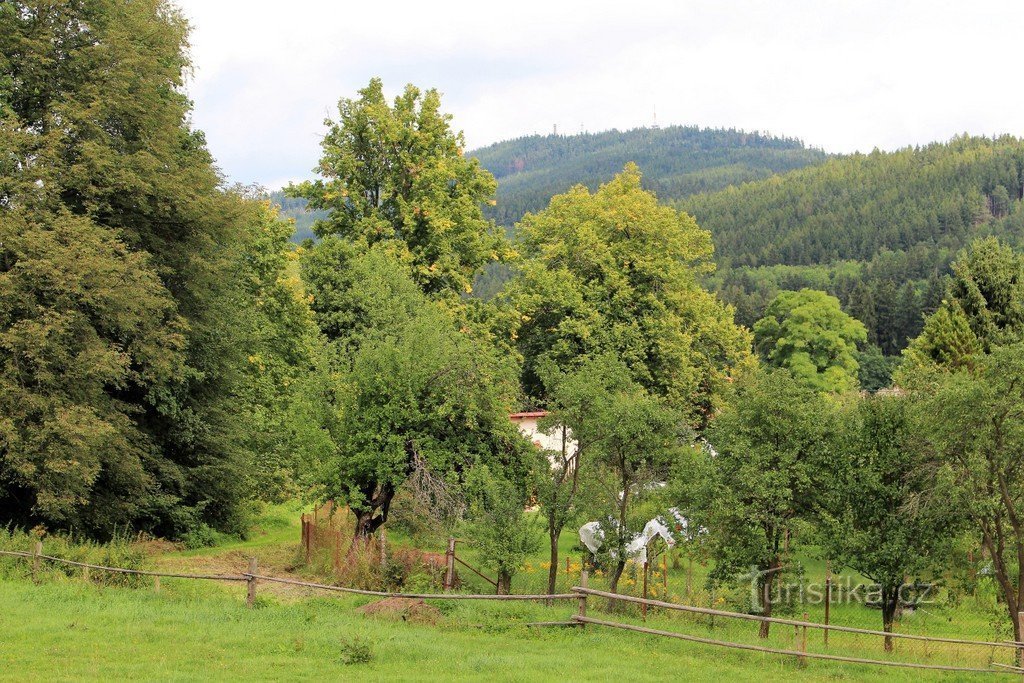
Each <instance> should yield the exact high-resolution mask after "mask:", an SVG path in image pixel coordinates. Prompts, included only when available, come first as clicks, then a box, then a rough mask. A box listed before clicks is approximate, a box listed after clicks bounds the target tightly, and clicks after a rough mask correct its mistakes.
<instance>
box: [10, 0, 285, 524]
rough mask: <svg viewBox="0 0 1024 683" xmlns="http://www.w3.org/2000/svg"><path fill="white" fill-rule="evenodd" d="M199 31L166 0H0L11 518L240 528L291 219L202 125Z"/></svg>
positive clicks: (251, 487)
mask: <svg viewBox="0 0 1024 683" xmlns="http://www.w3.org/2000/svg"><path fill="white" fill-rule="evenodd" d="M186 41H187V26H186V23H185V21H184V20H183V18H182V17H181V15H180V14H179V13H178V12H177V10H176V9H175V8H174V7H173V6H171V5H169V4H167V3H165V2H162V1H160V0H144V1H142V2H127V1H123V0H81V1H72V0H66V1H59V2H37V1H35V0H27V1H25V2H5V3H3V4H0V140H2V143H3V144H2V145H0V150H2V153H0V211H2V223H0V338H2V342H0V406H2V412H0V415H2V417H0V521H2V522H5V523H11V522H14V523H17V524H35V523H42V524H45V525H48V526H53V527H64V528H67V527H75V528H78V529H81V530H83V531H86V532H88V533H93V534H96V535H101V536H102V535H109V534H111V533H113V530H114V529H115V528H116V527H124V526H135V527H139V528H144V529H149V530H152V531H156V532H160V533H164V534H168V535H180V534H183V533H185V532H186V531H188V530H189V529H191V528H194V527H196V526H198V525H201V524H210V525H214V526H217V527H220V528H224V529H233V530H236V531H241V530H243V529H244V520H243V513H244V510H245V502H246V501H247V500H248V499H250V498H251V497H252V496H253V495H254V491H255V490H257V489H258V483H257V481H256V480H254V478H253V476H252V475H253V472H252V470H251V468H250V465H251V464H252V459H253V453H252V451H251V450H250V448H251V447H253V445H254V444H253V440H252V439H254V438H256V437H257V436H258V434H259V433H260V432H261V430H262V429H264V428H269V427H270V423H263V424H262V425H258V424H255V423H253V422H252V421H251V419H250V418H253V417H254V416H255V414H256V413H257V412H258V408H257V405H256V404H258V403H259V402H261V401H262V400H263V399H268V400H269V398H270V394H269V393H268V392H258V391H252V390H249V389H248V388H247V386H246V383H247V375H248V374H249V369H248V368H247V356H248V355H249V354H248V353H247V349H252V348H254V347H255V346H261V345H262V344H260V343H259V342H256V341H254V340H255V338H256V337H257V336H258V329H257V328H258V327H259V326H260V325H264V326H268V325H269V326H273V325H276V324H277V322H278V319H277V317H276V316H275V318H274V319H271V318H269V317H266V316H262V317H261V316H259V315H250V311H252V309H254V308H255V307H256V304H257V302H258V299H259V296H261V294H263V293H266V294H268V295H269V296H271V297H272V298H275V299H279V300H281V301H282V302H284V299H281V297H280V296H279V293H277V292H271V291H270V290H271V289H273V288H274V287H275V286H276V285H275V284H274V283H275V282H276V281H277V279H278V274H279V273H280V270H281V267H282V265H283V264H282V263H281V261H280V260H279V257H280V253H279V252H280V250H282V249H283V248H284V242H283V241H282V240H281V239H280V238H281V235H282V234H283V233H282V231H281V230H278V229H277V228H276V227H275V225H274V222H275V220H276V219H275V218H274V217H273V215H272V214H268V213H267V209H266V207H264V206H262V205H260V204H258V203H256V202H253V201H250V200H249V199H247V198H246V196H244V195H245V193H243V192H239V191H226V190H225V189H224V188H223V187H222V185H221V179H220V177H219V175H218V174H217V171H216V170H215V168H214V166H213V163H212V159H211V157H210V155H209V153H208V152H207V150H206V147H205V143H204V140H203V136H202V134H201V133H199V132H197V131H194V130H192V129H191V128H190V126H189V116H190V111H189V109H190V103H189V101H188V98H187V97H186V95H185V93H184V90H183V83H184V78H185V74H186V73H187V71H188V69H189V68H190V67H191V65H190V63H189V61H188V56H187V52H186ZM264 231H270V233H273V234H276V235H277V239H276V240H275V239H265V238H263V237H261V235H262V233H263V232H264ZM260 240H262V241H260ZM264 257H266V258H268V259H270V260H269V261H267V262H264V263H262V264H258V263H257V261H259V260H260V259H263V258H264ZM285 298H287V297H285ZM296 305H297V306H298V309H299V310H297V311H296V314H297V315H298V316H299V317H301V305H299V304H296ZM286 324H291V323H290V322H289V323H286ZM299 324H301V323H299ZM264 331H266V330H264ZM293 332H295V330H294V329H292V330H290V331H289V334H291V333H293ZM264 339H265V341H266V342H267V345H262V346H264V348H265V349H269V342H270V339H269V337H264ZM280 346H281V345H277V347H278V348H280ZM284 362H285V363H286V364H287V363H289V362H291V361H290V360H285V361H284ZM296 362H297V361H296ZM267 469H273V467H268V468H267Z"/></svg>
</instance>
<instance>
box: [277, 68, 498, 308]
mask: <svg viewBox="0 0 1024 683" xmlns="http://www.w3.org/2000/svg"><path fill="white" fill-rule="evenodd" d="M338 114H339V118H338V120H337V121H331V120H328V121H327V122H326V124H327V127H328V130H327V135H326V136H325V137H324V140H323V143H322V147H323V156H322V157H321V159H320V164H319V166H318V167H317V169H316V171H317V173H319V174H320V176H321V179H320V180H315V181H309V182H304V183H300V184H299V185H296V186H293V187H291V188H290V189H289V193H290V194H292V195H293V196H296V197H304V198H305V199H307V200H308V201H309V208H311V209H314V210H329V211H330V214H329V215H328V216H327V218H325V219H323V220H321V221H318V222H317V223H316V224H315V225H314V231H315V232H316V234H317V235H318V236H320V237H325V236H327V235H337V236H339V237H342V238H344V239H346V240H349V241H350V242H352V243H354V244H359V245H363V246H373V245H375V244H378V243H382V244H384V245H385V246H386V248H387V250H388V251H389V253H391V254H392V255H393V256H394V257H395V258H397V259H398V260H400V261H401V262H403V263H405V264H406V265H407V266H408V268H409V272H410V273H411V274H412V277H413V279H414V280H415V282H416V283H417V284H418V285H419V286H420V288H422V289H423V291H424V292H426V293H428V294H430V295H455V296H458V295H461V294H463V293H466V292H470V291H471V290H472V282H473V277H474V275H475V274H476V273H477V272H478V271H479V270H480V269H481V268H482V267H483V266H484V265H485V264H486V263H488V262H492V261H500V260H504V259H505V258H508V257H509V256H510V252H509V249H508V245H507V243H506V242H505V240H504V234H503V233H502V232H501V231H500V230H498V229H497V228H496V227H495V226H494V224H493V223H492V222H491V221H489V220H487V219H486V218H484V216H483V213H482V206H483V204H484V203H485V202H487V201H489V200H490V199H491V197H492V196H493V195H494V188H495V183H494V177H493V176H492V175H491V174H490V173H488V172H486V171H484V170H483V169H481V168H480V165H479V163H478V162H477V161H476V160H475V159H467V158H466V157H464V156H463V146H464V141H463V138H462V133H456V132H454V131H452V129H451V116H450V115H448V114H444V113H442V111H441V96H440V94H439V93H438V92H437V91H436V90H427V91H426V92H422V91H420V90H419V89H418V88H416V87H414V86H412V85H408V86H406V88H405V90H404V92H403V93H402V94H401V95H399V96H398V97H397V98H395V101H394V104H393V105H392V104H388V102H387V100H386V98H385V97H384V87H383V84H382V82H381V81H380V79H378V78H374V79H373V80H371V81H370V83H369V85H367V86H366V87H365V88H363V89H362V90H360V91H359V98H358V99H347V98H343V99H342V100H340V102H339V103H338Z"/></svg>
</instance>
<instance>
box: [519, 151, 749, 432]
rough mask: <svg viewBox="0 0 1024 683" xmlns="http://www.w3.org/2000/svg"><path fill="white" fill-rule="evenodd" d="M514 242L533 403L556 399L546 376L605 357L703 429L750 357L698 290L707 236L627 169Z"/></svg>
mask: <svg viewBox="0 0 1024 683" xmlns="http://www.w3.org/2000/svg"><path fill="white" fill-rule="evenodd" d="M518 236H519V241H520V245H521V248H522V252H523V254H524V256H525V257H526V259H527V260H526V262H525V263H524V265H523V267H522V272H521V273H520V274H519V275H518V277H517V279H516V280H515V281H514V282H513V283H511V284H510V287H509V291H508V300H509V301H510V302H511V303H512V305H513V307H514V308H515V309H516V310H517V311H518V312H519V314H520V325H519V328H518V330H517V332H516V335H517V346H518V349H519V350H520V353H522V356H523V358H524V369H523V383H524V387H525V389H526V391H527V393H528V395H530V396H531V397H532V398H533V399H535V400H543V399H544V398H546V397H547V395H548V394H549V392H550V388H549V387H546V386H545V385H544V381H543V378H542V377H541V375H540V373H539V368H540V367H541V366H543V365H544V364H548V363H550V364H553V365H554V366H556V367H558V368H561V369H563V370H570V369H572V368H573V367H578V366H579V365H581V364H583V363H585V362H586V361H587V360H588V359H593V358H596V357H597V356H599V355H602V354H604V353H613V354H615V355H617V356H618V357H619V358H620V359H621V360H622V362H623V363H625V365H626V367H628V368H629V371H630V374H631V376H632V377H633V378H634V379H635V380H636V381H637V382H639V383H640V384H641V385H642V386H643V387H645V388H646V389H647V390H649V391H650V392H652V393H653V394H655V395H656V396H660V397H664V398H665V399H666V400H667V401H668V402H669V403H670V404H671V405H672V406H674V407H676V408H678V409H680V410H685V411H687V412H689V414H690V416H691V419H693V420H694V421H695V422H700V421H701V420H703V419H704V418H706V416H707V415H709V414H710V413H711V412H712V410H713V406H714V403H715V396H716V394H717V393H718V392H719V391H720V389H721V387H722V385H723V384H724V383H725V378H726V377H727V376H728V375H729V374H730V373H731V372H732V371H733V370H734V369H735V368H736V367H737V366H739V365H742V364H743V363H744V362H746V361H747V360H748V359H749V337H748V336H747V333H746V331H745V330H743V329H742V328H739V327H737V326H736V325H735V324H734V323H733V319H732V311H731V309H729V308H727V307H725V306H723V305H722V304H721V303H719V301H718V300H717V299H716V298H715V297H714V296H713V295H711V294H709V293H708V292H707V291H706V290H704V289H703V287H702V286H701V277H702V276H704V275H706V274H708V273H710V272H711V271H712V270H713V268H714V264H713V262H712V261H711V251H712V246H711V237H710V235H709V234H708V233H707V232H706V231H704V230H701V229H700V228H698V227H697V224H696V223H695V222H694V220H693V219H692V218H690V217H689V216H687V215H685V214H680V213H678V212H676V211H674V210H672V209H669V208H667V207H664V206H660V205H658V203H657V201H656V200H655V198H654V196H653V195H652V194H650V193H648V192H645V191H644V190H643V189H642V187H641V184H640V172H639V170H638V169H637V167H636V166H635V165H633V164H629V165H627V166H626V168H625V169H624V170H623V172H622V173H621V174H619V175H618V176H616V177H615V178H614V179H613V180H611V181H609V182H608V183H607V184H605V185H602V186H601V188H600V189H599V190H598V191H597V192H595V193H591V192H589V191H588V190H587V189H586V188H585V187H582V186H577V187H575V188H573V189H571V190H570V191H569V192H568V193H566V194H563V195H558V196H556V197H554V198H552V200H551V203H550V205H549V206H548V208H547V209H545V210H544V211H542V212H540V213H537V214H529V215H527V216H526V217H524V218H523V221H522V223H520V225H519V230H518Z"/></svg>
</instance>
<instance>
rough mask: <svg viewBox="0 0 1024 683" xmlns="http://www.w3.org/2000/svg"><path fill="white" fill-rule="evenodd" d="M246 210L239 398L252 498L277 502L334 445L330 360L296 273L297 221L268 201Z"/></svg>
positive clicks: (294, 492) (299, 251)
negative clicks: (245, 337) (245, 334)
mask: <svg viewBox="0 0 1024 683" xmlns="http://www.w3.org/2000/svg"><path fill="white" fill-rule="evenodd" d="M249 208H250V211H251V212H252V219H251V221H250V222H249V230H250V234H249V237H248V239H246V240H245V245H244V249H243V255H242V258H241V264H242V265H241V269H240V273H239V283H240V286H241V287H242V289H243V295H244V300H245V301H244V302H243V306H244V308H243V315H244V319H245V321H246V325H247V327H249V328H250V329H251V330H252V335H251V338H250V341H249V343H248V345H247V348H246V351H247V352H248V356H247V363H246V366H245V370H244V381H243V382H242V383H241V387H240V389H239V390H238V400H239V404H240V406H244V408H245V409H246V410H247V412H248V413H249V415H248V420H247V422H248V424H249V425H250V429H249V430H248V433H247V435H246V439H247V450H249V451H250V452H251V453H253V460H252V467H251V469H250V472H251V485H252V487H253V492H252V493H253V496H254V497H257V498H260V499H263V500H273V501H280V500H283V499H287V498H293V497H296V496H297V495H298V494H299V492H300V490H302V489H303V488H305V485H304V484H305V482H304V481H303V479H304V474H305V473H306V472H309V471H311V470H313V469H315V467H316V464H317V463H319V462H321V461H322V460H323V459H324V457H326V455H327V454H328V453H330V452H331V450H332V446H333V444H332V442H331V439H330V435H329V433H328V432H327V430H326V425H327V423H328V421H329V406H328V404H327V401H326V400H325V399H326V395H327V390H326V386H325V381H324V380H325V377H324V376H325V375H326V374H327V372H326V367H325V366H326V360H327V358H326V356H325V353H324V348H323V345H324V344H323V342H324V340H323V337H322V336H321V335H320V332H319V330H318V329H317V327H316V324H315V323H314V320H313V315H312V312H311V311H310V308H309V298H308V295H307V294H306V292H305V288H304V286H303V284H302V282H301V281H300V278H299V259H300V258H301V256H302V254H303V253H304V251H305V250H304V249H303V248H302V247H295V246H293V245H291V244H290V242H289V237H290V236H291V233H292V229H293V224H292V222H291V221H284V220H280V218H279V217H278V215H277V212H276V210H275V209H273V208H272V207H270V206H269V204H268V203H266V202H256V201H254V202H251V204H250V207H249ZM245 304H248V305H245Z"/></svg>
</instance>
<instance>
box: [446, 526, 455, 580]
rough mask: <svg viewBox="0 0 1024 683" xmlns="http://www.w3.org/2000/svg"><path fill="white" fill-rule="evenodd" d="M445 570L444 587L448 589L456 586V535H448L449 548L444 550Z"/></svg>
mask: <svg viewBox="0 0 1024 683" xmlns="http://www.w3.org/2000/svg"><path fill="white" fill-rule="evenodd" d="M444 559H445V572H444V589H445V590H446V591H449V590H451V589H452V588H454V587H455V537H454V536H449V537H448V549H447V550H445V552H444Z"/></svg>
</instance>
